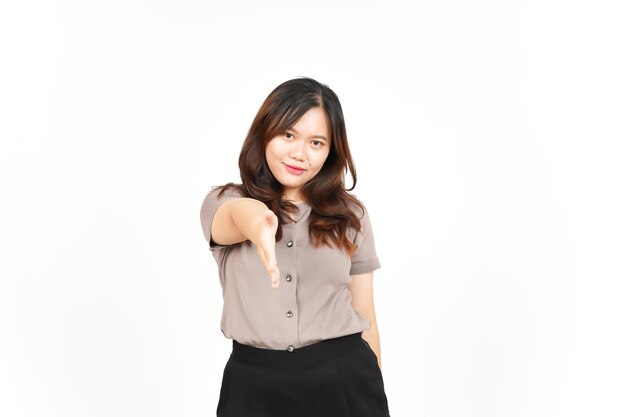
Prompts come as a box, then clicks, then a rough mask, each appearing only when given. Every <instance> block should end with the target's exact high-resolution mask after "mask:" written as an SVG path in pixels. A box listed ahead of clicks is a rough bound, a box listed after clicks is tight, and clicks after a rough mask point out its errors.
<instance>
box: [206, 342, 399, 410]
mask: <svg viewBox="0 0 626 417" xmlns="http://www.w3.org/2000/svg"><path fill="white" fill-rule="evenodd" d="M217 417H389V407H388V404H387V396H386V394H385V388H384V383H383V376H382V373H381V370H380V368H379V367H378V362H377V360H376V354H375V353H374V351H373V350H372V349H371V348H370V346H369V345H368V344H367V342H366V341H365V340H363V338H362V337H361V333H355V334H351V335H347V336H342V337H338V338H335V339H327V340H323V341H321V342H318V343H314V344H312V345H308V346H304V347H301V348H299V349H295V350H293V351H292V352H289V351H287V350H272V349H261V348H257V347H253V346H247V345H243V344H240V343H238V342H237V341H235V340H233V351H232V353H231V355H230V357H229V359H228V361H227V362H226V366H225V367H224V375H223V377H222V386H221V389H220V399H219V403H218V405H217Z"/></svg>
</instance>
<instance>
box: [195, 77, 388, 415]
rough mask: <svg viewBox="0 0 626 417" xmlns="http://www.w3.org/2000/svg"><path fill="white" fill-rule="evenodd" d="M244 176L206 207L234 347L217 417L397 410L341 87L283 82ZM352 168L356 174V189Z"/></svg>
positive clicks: (250, 148) (267, 105)
mask: <svg viewBox="0 0 626 417" xmlns="http://www.w3.org/2000/svg"><path fill="white" fill-rule="evenodd" d="M239 169H240V174H241V181H242V183H241V184H234V183H228V184H226V185H224V186H220V187H217V188H214V189H213V190H211V191H210V192H209V193H208V195H207V196H206V197H205V199H204V202H203V204H202V208H201V211H200V215H201V216H200V217H201V224H202V229H203V232H204V236H205V238H206V240H207V241H208V242H209V248H210V250H211V251H212V254H213V256H214V258H215V260H216V262H217V264H218V270H219V278H220V283H221V285H222V293H223V297H224V307H223V311H222V320H221V330H222V332H223V333H224V336H225V337H227V338H229V339H232V341H233V342H232V343H233V350H232V353H231V355H230V357H229V359H228V361H227V362H226V365H225V367H224V373H223V377H222V386H221V390H220V398H219V403H218V406H217V416H218V417H252V416H255V417H257V416H266V417H282V416H289V417H292V416H298V417H318V416H319V417H335V416H336V417H348V416H354V417H385V416H389V408H388V404H387V397H386V394H385V390H384V384H383V376H382V372H381V368H380V367H381V359H380V358H381V355H380V341H379V334H378V327H377V324H376V315H375V311H374V296H373V271H374V270H376V269H378V268H380V263H379V260H378V256H377V254H376V249H375V245H374V234H373V231H372V226H371V224H370V220H369V216H368V213H367V210H366V209H365V207H364V205H363V204H362V203H361V202H360V201H359V200H358V199H357V198H356V197H355V196H354V195H352V194H350V193H348V191H351V190H352V189H354V186H355V185H356V171H355V168H354V163H353V161H352V157H351V155H350V149H349V147H348V140H347V136H346V128H345V124H344V119H343V112H342V110H341V105H340V103H339V99H338V98H337V95H336V94H335V93H334V92H333V91H332V90H331V89H330V88H328V86H326V85H324V84H321V83H319V82H317V81H315V80H313V79H310V78H296V79H292V80H289V81H286V82H284V83H282V84H281V85H279V86H278V87H276V88H275V89H274V90H273V91H272V92H271V93H270V95H269V96H268V97H267V98H266V100H265V102H264V103H263V105H262V106H261V108H260V110H259V111H258V113H257V115H256V117H255V119H254V121H253V122H252V126H251V127H250V130H249V132H248V135H247V137H246V139H245V141H244V144H243V148H242V150H241V154H240V157H239ZM347 170H350V174H351V176H352V179H353V185H352V187H351V188H349V189H346V187H345V182H344V176H345V173H346V172H347Z"/></svg>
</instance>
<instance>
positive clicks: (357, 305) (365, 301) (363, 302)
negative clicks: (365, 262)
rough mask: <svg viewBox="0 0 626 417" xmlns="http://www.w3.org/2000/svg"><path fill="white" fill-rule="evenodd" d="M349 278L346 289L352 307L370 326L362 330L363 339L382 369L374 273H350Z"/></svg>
mask: <svg viewBox="0 0 626 417" xmlns="http://www.w3.org/2000/svg"><path fill="white" fill-rule="evenodd" d="M351 278H352V282H351V283H350V284H348V289H349V290H350V293H351V294H352V307H353V308H354V309H355V310H356V311H358V312H359V313H361V314H362V315H363V316H365V317H366V318H367V319H368V320H369V322H370V324H371V327H370V328H369V329H368V330H365V331H364V332H363V339H364V340H365V341H366V342H367V343H368V344H369V345H370V346H371V348H372V350H373V351H374V353H375V354H376V357H377V358H378V367H380V368H381V369H382V359H381V352H380V336H379V334H378V324H377V323H376V311H375V309H374V273H373V272H368V273H366V274H359V275H352V276H351Z"/></svg>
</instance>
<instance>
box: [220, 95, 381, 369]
mask: <svg viewBox="0 0 626 417" xmlns="http://www.w3.org/2000/svg"><path fill="white" fill-rule="evenodd" d="M330 146H331V143H330V124H329V121H328V116H327V115H326V112H325V111H324V110H323V109H322V108H320V107H314V108H312V109H310V110H309V111H308V112H306V113H305V114H304V115H303V116H302V117H301V118H300V119H299V120H298V122H297V123H296V124H295V125H294V126H293V128H292V129H290V130H287V131H286V132H284V133H281V134H279V135H276V136H275V137H273V138H272V139H270V141H269V142H268V144H267V147H266V149H265V159H266V161H267V164H268V166H269V168H270V170H271V172H272V174H273V175H274V177H275V178H276V179H277V180H278V181H279V182H280V183H281V184H282V185H283V187H284V195H283V197H284V198H285V199H287V200H291V201H292V202H294V203H300V202H302V201H303V199H302V195H301V193H300V190H301V189H302V186H303V185H304V184H306V183H307V182H308V181H310V180H311V179H312V178H314V177H315V176H316V175H317V174H318V173H319V172H320V170H321V169H322V167H323V165H324V162H325V161H326V158H327V157H328V154H329V152H330ZM287 166H292V167H298V168H303V171H302V172H301V173H297V174H296V173H293V172H290V171H289V169H288V168H287ZM277 228H278V218H277V217H276V215H275V214H274V212H272V211H271V210H268V208H267V206H265V204H263V203H262V202H260V201H258V200H255V199H251V198H237V199H233V200H229V201H227V202H225V203H224V204H222V205H221V206H220V207H219V208H218V210H217V212H216V214H215V217H214V218H213V223H212V225H211V235H212V237H213V240H214V241H215V242H216V243H218V244H222V245H231V244H234V243H238V242H242V241H244V240H250V241H252V242H253V243H254V244H255V246H256V248H257V253H258V255H259V257H260V258H261V261H262V262H263V266H264V267H265V270H266V271H267V274H268V276H269V277H270V282H271V285H272V288H278V286H279V285H280V280H279V277H280V271H279V269H278V266H277V264H276V238H275V237H276V230H277ZM373 276H374V274H373V272H369V273H367V274H360V275H352V276H351V279H352V282H351V283H350V284H349V285H348V289H349V290H350V293H351V294H352V307H353V308H354V309H355V310H356V311H358V312H359V313H361V314H362V315H363V316H365V317H366V318H367V319H368V320H369V321H370V323H371V328H370V329H368V330H366V331H364V332H363V334H362V337H363V339H365V340H366V341H367V342H368V343H369V345H370V346H371V348H372V350H373V351H374V353H375V354H376V357H377V358H378V366H379V367H381V368H382V363H381V359H380V358H381V354H380V337H379V333H378V325H377V323H376V313H375V310H374V288H373Z"/></svg>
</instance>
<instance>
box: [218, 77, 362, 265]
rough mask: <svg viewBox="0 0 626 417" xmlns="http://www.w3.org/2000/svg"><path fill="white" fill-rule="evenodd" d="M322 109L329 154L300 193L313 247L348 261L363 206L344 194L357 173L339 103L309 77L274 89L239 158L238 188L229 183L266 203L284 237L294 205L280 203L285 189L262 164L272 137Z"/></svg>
mask: <svg viewBox="0 0 626 417" xmlns="http://www.w3.org/2000/svg"><path fill="white" fill-rule="evenodd" d="M315 107H320V108H321V109H323V110H324V111H325V113H326V115H327V116H328V120H329V122H330V135H331V138H330V151H329V154H328V157H327V158H326V161H325V162H324V165H323V167H322V169H321V170H320V172H318V173H317V175H316V176H315V177H314V178H312V179H311V180H310V181H309V182H307V183H306V184H304V185H303V186H302V189H301V193H302V197H303V199H304V200H305V201H306V202H307V203H308V204H309V205H310V206H311V214H310V215H309V236H310V238H311V240H312V241H313V242H314V244H315V246H317V247H319V246H320V245H322V244H325V245H328V246H331V247H332V246H333V245H335V246H336V247H338V248H340V249H342V250H345V251H346V252H347V253H348V254H349V255H350V256H351V255H352V254H353V253H354V250H355V245H354V243H353V242H352V241H351V240H350V239H349V238H348V234H347V230H348V227H353V228H354V229H356V230H357V231H358V230H360V225H361V223H360V221H359V218H360V215H357V214H356V213H355V211H354V209H355V208H356V207H359V208H360V209H361V210H362V211H363V212H364V208H363V204H362V203H361V202H360V201H359V200H358V199H357V198H356V197H355V196H353V195H352V194H350V193H348V191H352V190H353V189H354V187H355V186H356V178H357V177H356V169H355V167H354V162H353V161H352V155H351V154H350V148H349V146H348V137H347V134H346V126H345V122H344V119H343V111H342V110H341V104H340V103H339V98H338V97H337V95H336V94H335V92H334V91H333V90H331V89H330V88H329V87H328V86H327V85H325V84H322V83H319V82H318V81H315V80H313V79H312V78H308V77H300V78H294V79H291V80H288V81H285V82H284V83H282V84H280V85H279V86H278V87H276V88H275V89H274V90H273V91H272V92H271V93H270V94H269V96H268V97H267V98H266V99H265V101H264V102H263V105H262V106H261V108H260V109H259V111H258V112H257V114H256V117H255V118H254V121H253V122H252V125H251V126H250V130H249V131H248V135H247V136H246V139H245V141H244V143H243V147H242V149H241V154H240V155H239V171H240V175H241V181H242V184H235V183H232V182H231V183H228V184H226V185H224V186H222V187H223V189H222V191H221V193H220V195H221V194H222V193H223V192H224V191H225V190H226V189H229V188H232V189H237V190H239V192H240V193H241V195H242V196H244V197H250V198H254V199H257V200H260V201H262V202H264V203H265V204H266V205H267V207H268V208H269V209H271V210H272V211H273V212H274V213H275V214H276V216H277V217H278V219H279V222H278V223H279V224H278V230H277V232H276V241H279V240H280V239H281V238H282V227H281V226H282V225H283V224H285V223H286V222H287V221H289V220H288V216H287V213H294V212H296V211H297V210H298V208H297V206H296V205H295V204H293V203H290V202H288V201H286V200H283V198H282V197H283V186H282V184H280V182H278V181H277V180H276V178H275V177H274V175H273V174H272V172H271V171H270V168H269V166H268V165H267V161H266V160H265V148H266V146H267V144H268V142H269V141H270V140H271V139H272V138H273V137H274V136H276V135H278V134H283V133H285V132H286V131H287V130H288V129H290V128H292V127H293V126H294V125H295V124H296V123H297V122H298V120H299V119H300V117H302V116H303V115H304V114H305V113H306V112H307V111H309V110H310V109H312V108H315ZM348 170H349V171H350V175H351V176H352V186H351V187H350V188H346V186H345V174H346V172H347V171H348ZM361 215H362V214H361Z"/></svg>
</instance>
